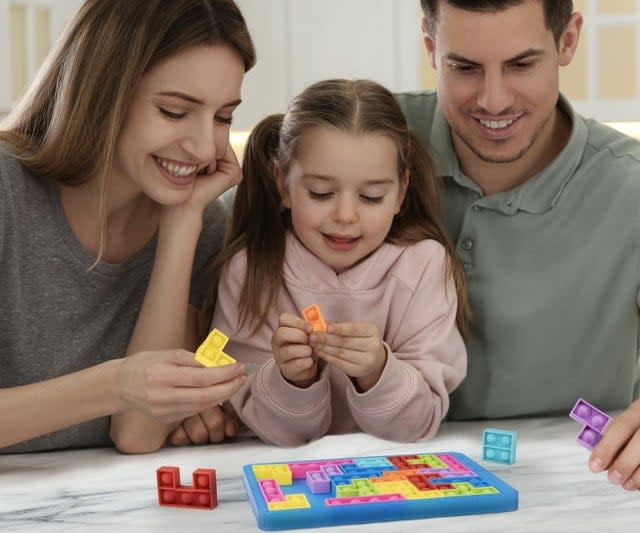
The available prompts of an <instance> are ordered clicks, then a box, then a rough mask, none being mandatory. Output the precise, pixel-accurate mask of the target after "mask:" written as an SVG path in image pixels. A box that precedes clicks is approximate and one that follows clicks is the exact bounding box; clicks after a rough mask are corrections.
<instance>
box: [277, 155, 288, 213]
mask: <svg viewBox="0 0 640 533" xmlns="http://www.w3.org/2000/svg"><path fill="white" fill-rule="evenodd" d="M273 176H274V178H275V180H276V187H277V188H278V192H279V193H280V199H281V200H282V205H283V206H284V207H286V208H287V209H291V199H290V197H289V191H287V188H286V187H285V178H286V176H285V175H284V172H283V171H282V169H281V168H280V165H278V163H274V164H273Z"/></svg>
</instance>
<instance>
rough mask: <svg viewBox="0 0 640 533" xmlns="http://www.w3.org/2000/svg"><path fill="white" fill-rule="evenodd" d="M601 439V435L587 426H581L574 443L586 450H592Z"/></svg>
mask: <svg viewBox="0 0 640 533" xmlns="http://www.w3.org/2000/svg"><path fill="white" fill-rule="evenodd" d="M601 439H602V433H600V432H599V431H598V430H596V429H594V428H593V427H591V426H589V425H585V426H582V429H581V430H580V433H578V436H577V437H576V441H577V442H578V444H579V445H580V446H582V447H583V448H586V449H587V450H593V449H594V448H595V447H596V446H597V444H598V443H599V442H600V440H601Z"/></svg>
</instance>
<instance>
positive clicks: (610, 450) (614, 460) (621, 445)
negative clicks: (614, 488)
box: [589, 400, 640, 490]
mask: <svg viewBox="0 0 640 533" xmlns="http://www.w3.org/2000/svg"><path fill="white" fill-rule="evenodd" d="M589 468H590V469H591V470H592V471H593V472H602V471H604V470H608V477H609V481H610V482H611V483H613V484H614V485H622V488H624V489H626V490H638V489H640V400H636V401H635V402H633V403H632V404H631V405H630V406H629V407H628V408H627V409H626V410H625V411H623V412H622V413H621V414H620V415H618V416H617V417H615V418H614V419H613V420H611V422H609V425H608V426H607V428H606V429H605V432H604V437H602V440H601V441H600V443H599V444H598V445H597V446H596V447H595V449H594V450H593V453H592V454H591V458H590V459H589Z"/></svg>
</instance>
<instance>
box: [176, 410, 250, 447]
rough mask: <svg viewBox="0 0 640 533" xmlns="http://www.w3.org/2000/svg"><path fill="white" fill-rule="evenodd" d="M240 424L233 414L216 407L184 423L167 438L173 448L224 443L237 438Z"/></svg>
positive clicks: (187, 419)
mask: <svg viewBox="0 0 640 533" xmlns="http://www.w3.org/2000/svg"><path fill="white" fill-rule="evenodd" d="M237 431H238V423H237V421H236V418H235V416H233V414H232V413H227V412H225V411H224V410H223V409H222V407H221V406H219V405H216V406H213V407H209V408H208V409H205V410H204V411H202V412H201V413H198V414H197V415H193V416H190V417H189V418H186V419H185V420H183V421H182V424H180V425H179V426H178V427H177V428H176V429H175V430H174V431H173V432H172V433H171V435H169V437H168V438H167V442H168V443H169V444H171V445H173V446H186V445H188V444H206V443H216V442H222V441H223V440H224V439H226V438H231V437H235V435H236V433H237Z"/></svg>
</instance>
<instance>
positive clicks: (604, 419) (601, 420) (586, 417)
mask: <svg viewBox="0 0 640 533" xmlns="http://www.w3.org/2000/svg"><path fill="white" fill-rule="evenodd" d="M569 416H570V417H571V418H573V419H574V420H575V421H576V422H580V423H581V424H588V425H590V426H591V427H592V428H593V429H595V430H596V431H598V432H600V433H602V432H603V431H604V428H605V427H607V424H608V423H609V421H610V420H611V417H610V416H609V415H607V414H606V413H603V412H602V411H600V409H598V408H596V407H594V406H593V405H591V404H590V403H589V402H587V401H586V400H583V399H582V398H578V401H577V402H576V404H575V405H574V406H573V409H571V412H570V413H569Z"/></svg>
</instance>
